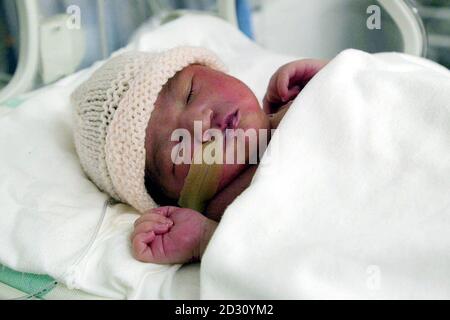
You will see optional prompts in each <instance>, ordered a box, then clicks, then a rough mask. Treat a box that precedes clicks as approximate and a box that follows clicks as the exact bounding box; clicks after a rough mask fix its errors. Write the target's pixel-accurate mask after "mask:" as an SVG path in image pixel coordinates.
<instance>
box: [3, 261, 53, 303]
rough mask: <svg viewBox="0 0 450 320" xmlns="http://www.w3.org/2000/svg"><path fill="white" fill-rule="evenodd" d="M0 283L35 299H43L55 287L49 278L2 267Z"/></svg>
mask: <svg viewBox="0 0 450 320" xmlns="http://www.w3.org/2000/svg"><path fill="white" fill-rule="evenodd" d="M0 282H2V283H4V284H6V285H8V286H10V287H12V288H14V289H17V290H19V291H22V292H24V293H26V294H29V295H33V296H34V297H36V298H44V297H45V295H46V294H48V293H49V292H50V291H52V290H53V289H54V288H55V286H56V285H57V282H56V281H55V279H53V278H52V277H50V276H46V275H38V274H32V273H23V272H18V271H14V270H12V269H10V268H8V267H5V266H3V265H0Z"/></svg>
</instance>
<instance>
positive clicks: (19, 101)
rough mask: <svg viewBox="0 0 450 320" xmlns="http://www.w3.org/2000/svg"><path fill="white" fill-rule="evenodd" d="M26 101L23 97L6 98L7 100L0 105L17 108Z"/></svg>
mask: <svg viewBox="0 0 450 320" xmlns="http://www.w3.org/2000/svg"><path fill="white" fill-rule="evenodd" d="M24 102H25V99H23V98H11V99H9V100H6V101H5V102H2V103H1V105H0V106H2V107H7V108H11V109H15V108H17V107H19V106H20V105H21V104H22V103H24Z"/></svg>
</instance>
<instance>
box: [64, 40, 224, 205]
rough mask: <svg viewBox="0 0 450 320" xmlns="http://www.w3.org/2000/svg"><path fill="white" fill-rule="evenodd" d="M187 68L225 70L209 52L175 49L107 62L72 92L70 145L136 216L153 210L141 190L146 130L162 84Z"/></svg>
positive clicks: (98, 182) (91, 174) (92, 173)
mask: <svg viewBox="0 0 450 320" xmlns="http://www.w3.org/2000/svg"><path fill="white" fill-rule="evenodd" d="M191 64H201V65H205V66H207V67H210V68H213V69H216V70H219V71H225V66H224V65H223V64H222V62H221V61H220V60H219V58H218V57H217V56H216V55H215V54H214V53H212V52H211V51H209V50H207V49H204V48H198V47H177V48H173V49H170V50H167V51H165V52H161V53H145V52H128V53H125V54H122V55H120V56H117V57H115V58H112V59H111V60H109V61H108V62H106V63H105V64H104V65H103V66H102V67H101V68H100V69H98V70H97V71H96V72H95V73H94V74H93V75H92V76H91V77H90V79H88V80H87V81H86V82H84V83H83V84H82V85H81V86H80V87H79V88H77V89H76V91H75V92H74V93H73V94H72V104H73V105H74V107H75V127H74V137H75V145H76V150H77V153H78V156H79V158H80V161H81V165H82V167H83V169H84V171H85V172H86V174H87V175H88V176H89V178H90V179H91V180H92V181H93V182H94V183H95V184H96V185H97V186H98V187H99V188H100V189H101V190H103V191H105V192H107V193H108V194H109V195H110V196H112V197H113V198H115V199H116V200H118V201H121V202H124V203H128V204H129V205H131V206H133V207H134V208H136V209H137V210H138V211H140V212H141V213H144V212H145V211H148V210H149V209H151V208H154V207H156V203H155V202H154V201H153V199H152V198H151V197H150V195H149V194H148V192H147V189H146V187H145V164H146V151H145V138H146V129H147V125H148V122H149V120H150V116H151V114H152V111H153V109H154V105H155V102H156V100H157V98H158V95H159V93H160V91H161V90H162V88H163V86H164V85H165V84H166V83H167V81H168V80H169V79H171V78H172V77H173V76H174V75H175V74H176V73H177V72H179V71H181V70H182V69H184V68H185V67H187V66H189V65H191Z"/></svg>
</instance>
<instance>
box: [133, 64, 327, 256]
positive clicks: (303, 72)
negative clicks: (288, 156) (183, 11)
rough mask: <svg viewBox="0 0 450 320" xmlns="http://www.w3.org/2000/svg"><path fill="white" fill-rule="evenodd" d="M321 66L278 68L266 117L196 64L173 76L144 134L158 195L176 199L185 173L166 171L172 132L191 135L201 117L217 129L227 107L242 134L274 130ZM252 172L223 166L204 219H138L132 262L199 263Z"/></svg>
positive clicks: (236, 84)
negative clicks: (189, 95) (189, 96)
mask: <svg viewBox="0 0 450 320" xmlns="http://www.w3.org/2000/svg"><path fill="white" fill-rule="evenodd" d="M326 64H327V62H326V61H321V60H298V61H294V62H291V63H289V64H287V65H284V66H282V67H281V68H280V69H278V71H277V72H276V73H275V74H274V75H273V76H272V78H271V80H270V83H269V86H268V89H267V93H266V96H265V98H264V108H263V109H264V112H265V113H266V114H268V115H270V116H263V114H262V113H261V109H260V108H259V104H258V102H257V100H256V98H255V96H254V95H253V93H252V92H251V91H250V89H249V88H248V87H247V86H245V84H243V83H242V82H240V81H239V80H237V79H235V78H233V77H230V76H228V75H225V74H223V73H220V72H217V71H214V70H211V69H208V68H206V67H203V66H196V65H195V66H190V67H187V68H185V69H184V70H183V71H181V72H180V73H178V74H177V76H175V77H174V78H173V81H172V80H171V81H170V83H171V84H170V86H166V87H165V88H164V89H163V91H162V92H161V94H160V96H159V97H158V101H157V103H156V107H155V110H154V112H153V114H152V118H151V119H150V121H149V126H148V129H147V141H146V150H147V159H148V160H149V161H148V163H151V164H152V165H154V164H158V165H159V167H158V171H159V172H161V173H162V174H161V175H162V176H163V177H164V178H167V179H166V180H165V181H161V186H162V188H163V190H165V191H166V193H167V194H168V195H169V196H174V197H178V196H179V192H180V191H181V188H182V187H183V185H184V178H185V177H186V175H187V173H188V171H189V167H188V166H186V165H180V166H175V168H173V167H172V161H171V159H170V152H168V150H169V151H170V149H171V148H172V146H173V143H172V144H170V143H167V141H170V134H171V132H173V130H175V129H176V128H186V129H188V130H192V132H193V121H194V120H201V119H202V117H204V116H205V115H206V116H207V117H208V119H209V120H211V121H210V122H209V127H210V128H213V127H214V128H222V127H223V125H224V123H223V121H221V119H223V118H224V116H226V115H227V114H228V113H229V111H230V108H231V107H233V108H236V107H237V108H238V109H239V110H240V113H241V117H242V118H243V119H244V120H241V121H240V124H243V126H244V127H243V129H248V128H255V129H260V128H267V129H276V128H277V127H278V124H279V123H280V121H281V119H282V118H283V116H284V115H285V113H286V111H287V110H288V108H289V106H290V104H291V103H292V100H294V99H295V98H296V97H297V95H298V94H299V93H300V92H301V90H302V89H303V88H304V86H305V85H306V84H307V83H308V82H309V81H310V80H311V79H312V78H313V77H314V75H315V74H316V73H317V72H319V71H320V70H321V69H322V68H323V67H324V66H325V65H326ZM193 76H194V78H195V79H196V82H195V83H196V85H195V86H196V90H197V91H196V93H195V94H196V96H195V97H194V99H193V100H192V102H191V103H190V104H189V106H187V105H186V104H185V96H186V91H189V90H188V89H186V87H189V86H188V85H186V82H189V83H191V80H190V79H191V78H192V77H193ZM212 114H214V115H215V116H211V115H212ZM241 128H242V127H241ZM206 129H209V128H204V130H206ZM155 159H156V160H157V161H154V160H155ZM150 169H152V168H150ZM256 169H257V166H256V165H253V166H242V165H241V166H239V165H226V169H225V173H224V176H223V178H222V182H221V186H220V187H219V191H218V193H217V194H216V196H215V197H214V198H213V199H212V200H211V201H210V203H209V205H208V207H207V209H206V213H205V215H203V214H201V213H199V212H196V211H194V210H191V209H185V208H177V207H161V208H157V209H152V210H150V211H149V212H148V213H146V214H144V215H143V216H142V217H141V218H139V219H138V220H137V221H136V223H135V230H134V233H133V235H132V243H133V254H134V256H135V258H136V259H137V260H140V261H142V262H150V263H158V264H171V263H187V262H192V261H198V260H200V259H201V257H202V255H203V253H204V251H205V249H206V247H207V244H208V242H209V240H210V239H211V237H212V235H213V233H214V231H215V229H216V227H217V224H218V221H220V218H221V216H222V215H223V213H224V211H225V209H226V208H227V206H228V205H229V204H230V203H231V202H232V201H233V200H234V199H235V198H236V197H237V196H238V195H239V194H240V193H241V192H242V191H244V190H245V189H246V188H247V187H248V186H249V185H250V182H251V180H252V178H253V175H254V173H255V171H256ZM172 170H173V171H172Z"/></svg>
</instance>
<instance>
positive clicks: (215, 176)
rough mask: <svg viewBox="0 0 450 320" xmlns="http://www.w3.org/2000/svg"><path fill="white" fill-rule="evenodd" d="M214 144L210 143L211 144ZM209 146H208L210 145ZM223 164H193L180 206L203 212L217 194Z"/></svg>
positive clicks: (185, 183) (181, 195)
mask: <svg viewBox="0 0 450 320" xmlns="http://www.w3.org/2000/svg"><path fill="white" fill-rule="evenodd" d="M211 143H214V142H210V143H209V144H211ZM209 144H208V145H209ZM222 171H223V165H221V164H215V163H214V164H207V163H204V162H203V163H201V164H194V163H193V164H191V168H190V170H189V173H188V175H187V176H186V179H185V182H184V186H183V189H182V190H181V193H180V199H179V200H178V205H179V206H180V207H182V208H189V209H192V210H195V211H197V212H203V211H204V210H205V209H206V205H207V203H208V201H209V200H211V199H212V198H213V197H214V195H215V194H216V192H217V189H218V187H219V183H220V180H221V177H222Z"/></svg>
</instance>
